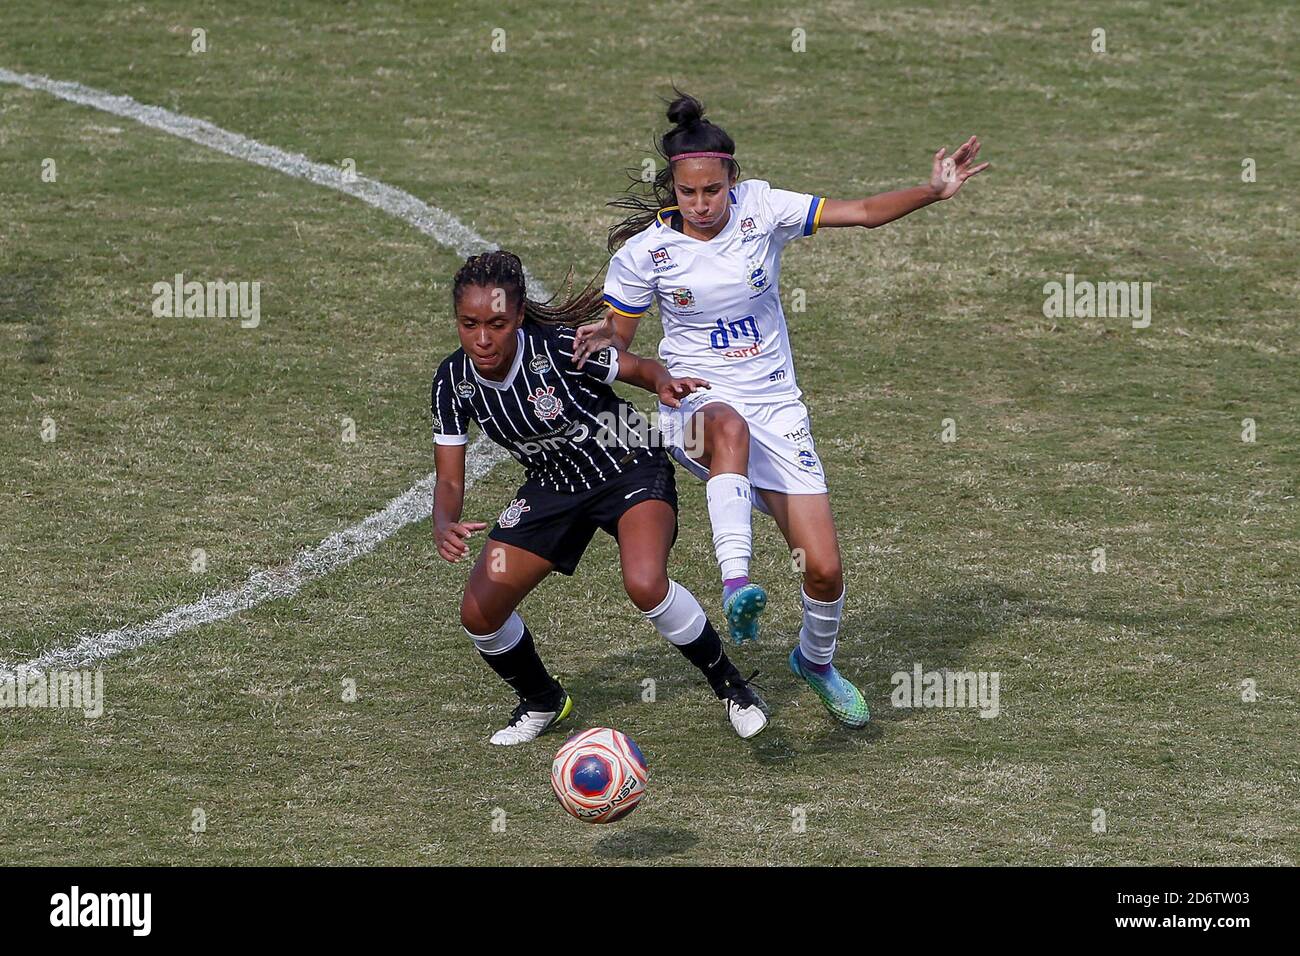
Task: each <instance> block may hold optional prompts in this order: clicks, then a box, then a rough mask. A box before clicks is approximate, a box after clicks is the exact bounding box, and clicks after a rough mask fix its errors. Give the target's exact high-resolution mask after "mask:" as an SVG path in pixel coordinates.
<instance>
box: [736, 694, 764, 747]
mask: <svg viewBox="0 0 1300 956" xmlns="http://www.w3.org/2000/svg"><path fill="white" fill-rule="evenodd" d="M727 719H728V720H729V721H731V726H732V727H734V728H736V733H738V734H739V735H740V736H741V739H743V740H748V739H749V738H750V737H756V736H758V735H759V734H760V733H762V732H763V728H764V727H766V726H767V714H765V713H763V711H762V710H761V709H759V707H758V705H757V704H750V705H749V706H748V707H742V706H741V705H740V704H737V703H736V702H735V701H734V700H728V701H727Z"/></svg>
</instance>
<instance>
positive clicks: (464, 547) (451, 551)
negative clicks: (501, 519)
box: [436, 521, 487, 564]
mask: <svg viewBox="0 0 1300 956" xmlns="http://www.w3.org/2000/svg"><path fill="white" fill-rule="evenodd" d="M486 527H487V525H486V524H484V523H483V522H482V521H456V522H454V523H452V524H449V525H447V527H445V528H439V529H438V530H437V534H436V538H437V541H438V554H439V555H441V556H442V559H443V560H444V561H447V562H449V563H451V564H455V563H456V562H457V561H459V560H461V559H462V558H464V557H465V556H466V555H467V554H469V545H468V544H466V543H465V542H466V541H468V540H469V539H470V537H472V536H473V534H474V532H475V531H482V530H483V529H484V528H486Z"/></svg>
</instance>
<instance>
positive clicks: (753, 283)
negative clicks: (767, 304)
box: [745, 262, 767, 292]
mask: <svg viewBox="0 0 1300 956" xmlns="http://www.w3.org/2000/svg"><path fill="white" fill-rule="evenodd" d="M745 278H746V279H748V280H749V287H750V288H751V289H753V290H754V291H755V292H766V291H767V270H766V269H764V268H763V264H762V263H761V262H758V263H754V262H751V263H750V264H749V271H748V274H747V275H746V277H745Z"/></svg>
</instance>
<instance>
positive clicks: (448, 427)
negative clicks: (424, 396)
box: [429, 362, 469, 445]
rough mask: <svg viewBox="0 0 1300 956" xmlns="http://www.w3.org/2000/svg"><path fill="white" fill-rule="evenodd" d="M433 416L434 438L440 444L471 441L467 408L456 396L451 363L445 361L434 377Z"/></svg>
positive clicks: (431, 400) (431, 404) (456, 443)
mask: <svg viewBox="0 0 1300 956" xmlns="http://www.w3.org/2000/svg"><path fill="white" fill-rule="evenodd" d="M429 404H430V411H431V413H432V416H433V440H434V442H435V443H436V444H439V445H463V444H465V443H466V442H467V441H469V421H468V416H467V415H466V414H465V409H464V408H463V407H462V405H461V403H460V399H458V398H457V397H456V387H455V385H454V384H453V383H452V378H451V365H450V363H448V362H443V363H442V366H441V367H440V368H439V369H438V374H437V375H435V376H434V379H433V390H432V394H431V396H430V403H429Z"/></svg>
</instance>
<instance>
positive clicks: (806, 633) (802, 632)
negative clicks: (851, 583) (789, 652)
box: [799, 588, 844, 664]
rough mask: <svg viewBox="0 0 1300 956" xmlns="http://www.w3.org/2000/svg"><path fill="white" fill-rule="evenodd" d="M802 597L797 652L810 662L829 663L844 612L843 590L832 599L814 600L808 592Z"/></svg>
mask: <svg viewBox="0 0 1300 956" xmlns="http://www.w3.org/2000/svg"><path fill="white" fill-rule="evenodd" d="M799 593H800V595H802V597H803V627H802V628H800V629H799V653H800V654H802V655H803V659H804V660H806V661H808V662H809V663H810V664H829V663H830V662H831V661H833V660H834V659H835V644H836V640H835V637H836V635H837V634H839V633H840V618H841V617H842V616H843V614H844V592H843V591H841V592H840V596H839V597H837V598H836V599H835V600H834V601H814V600H813V599H812V598H810V597H809V596H808V592H807V591H804V590H803V589H802V588H800V590H799Z"/></svg>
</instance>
